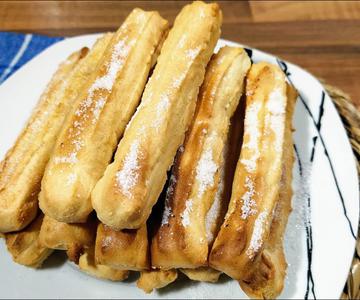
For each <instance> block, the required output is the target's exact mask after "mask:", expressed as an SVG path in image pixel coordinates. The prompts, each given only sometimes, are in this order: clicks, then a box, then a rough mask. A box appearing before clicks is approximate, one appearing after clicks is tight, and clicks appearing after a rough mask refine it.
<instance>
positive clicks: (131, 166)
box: [116, 141, 139, 197]
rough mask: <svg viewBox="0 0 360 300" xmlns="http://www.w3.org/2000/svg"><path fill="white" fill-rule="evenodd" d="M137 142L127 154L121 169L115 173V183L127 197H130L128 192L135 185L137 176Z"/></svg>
mask: <svg viewBox="0 0 360 300" xmlns="http://www.w3.org/2000/svg"><path fill="white" fill-rule="evenodd" d="M138 150H139V142H138V141H135V142H133V144H132V145H131V147H130V151H129V153H128V154H127V155H126V157H125V159H124V163H123V167H122V169H121V170H119V171H118V172H117V173H116V183H117V185H118V187H119V188H120V189H121V191H122V192H123V193H124V195H126V196H127V197H131V196H132V194H131V192H130V190H131V189H132V188H133V187H134V185H135V184H136V182H137V180H138V177H139V174H138V173H137V171H138V170H139V164H138V155H139V153H138V152H139V151H138Z"/></svg>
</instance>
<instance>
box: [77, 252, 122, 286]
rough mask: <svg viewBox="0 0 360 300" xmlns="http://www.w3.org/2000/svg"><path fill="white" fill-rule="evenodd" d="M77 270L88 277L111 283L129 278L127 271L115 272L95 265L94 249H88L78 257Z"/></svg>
mask: <svg viewBox="0 0 360 300" xmlns="http://www.w3.org/2000/svg"><path fill="white" fill-rule="evenodd" d="M79 269H80V270H81V271H83V272H85V273H87V274H88V275H90V276H94V277H97V278H101V279H108V280H112V281H123V280H125V279H126V278H128V276H129V271H126V270H117V269H113V268H110V267H108V266H103V265H98V264H96V263H95V258H94V247H91V248H88V249H86V250H85V252H84V253H83V254H82V255H81V256H80V259H79Z"/></svg>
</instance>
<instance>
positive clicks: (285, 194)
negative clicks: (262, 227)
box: [239, 85, 297, 299]
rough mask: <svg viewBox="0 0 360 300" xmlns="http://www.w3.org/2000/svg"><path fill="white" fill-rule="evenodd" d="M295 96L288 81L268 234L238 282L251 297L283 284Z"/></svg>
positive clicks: (273, 293)
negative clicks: (277, 187)
mask: <svg viewBox="0 0 360 300" xmlns="http://www.w3.org/2000/svg"><path fill="white" fill-rule="evenodd" d="M296 97H297V93H296V91H295V90H294V89H293V88H291V87H290V86H289V85H288V87H287V99H288V103H287V107H286V124H285V138H284V146H283V148H284V152H283V160H282V161H283V165H282V174H281V189H280V192H279V199H278V202H277V204H276V208H275V212H274V218H273V221H272V223H271V228H270V234H269V238H268V240H267V241H266V242H265V245H264V250H263V252H262V253H261V259H259V261H258V263H257V264H256V265H254V266H253V267H252V269H251V270H249V273H248V275H247V276H246V278H244V279H243V280H242V281H240V282H239V283H240V286H241V288H242V289H243V290H244V291H245V293H246V294H247V295H248V296H249V297H251V298H262V299H274V298H276V297H278V296H279V295H280V293H281V291H282V289H283V287H284V280H285V275H286V268H287V264H286V260H285V254H284V249H283V237H284V234H285V228H286V224H287V220H288V217H289V214H290V212H291V198H292V186H291V185H292V170H293V163H294V150H293V141H292V116H293V111H294V105H295V101H296Z"/></svg>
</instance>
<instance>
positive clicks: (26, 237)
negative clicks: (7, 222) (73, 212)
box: [6, 214, 53, 268]
mask: <svg viewBox="0 0 360 300" xmlns="http://www.w3.org/2000/svg"><path fill="white" fill-rule="evenodd" d="M43 217H44V216H43V214H40V215H39V216H38V217H37V218H36V219H35V220H34V221H33V222H32V223H31V224H30V225H29V226H28V227H26V228H25V229H23V230H22V231H19V232H14V233H8V234H6V246H7V249H8V251H9V252H10V254H11V255H12V258H13V260H14V261H15V262H16V263H18V264H21V265H24V266H28V267H32V268H39V267H41V265H42V263H43V262H44V260H45V259H46V258H47V257H48V256H49V255H50V254H51V253H52V252H53V250H52V249H49V248H47V247H44V246H43V245H41V244H40V243H39V232H40V227H41V223H42V221H43Z"/></svg>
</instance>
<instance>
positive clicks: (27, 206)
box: [0, 48, 87, 232]
mask: <svg viewBox="0 0 360 300" xmlns="http://www.w3.org/2000/svg"><path fill="white" fill-rule="evenodd" d="M86 53H87V48H84V49H82V50H80V51H77V52H75V53H73V54H72V55H70V56H69V57H68V58H67V59H66V60H65V61H64V62H63V63H61V64H60V66H59V67H58V69H57V71H56V72H55V74H54V75H53V77H52V78H51V80H50V82H49V83H48V85H47V87H46V89H45V91H44V92H43V94H42V95H41V97H40V100H39V103H38V104H37V106H36V108H35V109H34V111H33V112H32V115H31V117H30V119H29V120H28V122H27V124H26V126H25V127H24V129H23V130H22V132H21V134H20V135H19V136H18V138H17V140H16V142H15V144H14V146H13V147H12V148H11V149H10V150H9V151H8V152H7V154H6V156H5V158H4V160H3V161H2V162H1V165H0V231H1V232H10V231H17V230H21V229H22V228H24V227H25V226H27V225H28V224H29V223H30V222H31V221H32V220H33V219H34V218H35V217H36V214H37V209H38V193H39V191H40V181H41V178H42V176H43V173H44V169H45V166H46V163H47V162H48V160H49V157H50V153H51V151H52V148H53V145H54V143H55V141H56V137H57V134H58V132H59V130H60V128H61V125H62V123H63V121H64V118H65V116H66V115H67V113H68V112H69V110H70V108H71V106H72V102H73V99H72V98H71V97H68V96H70V95H69V93H68V92H69V89H70V87H69V86H70V85H71V83H70V82H69V81H68V80H67V78H68V77H71V76H73V74H74V72H76V69H78V67H77V66H78V65H79V62H80V61H81V60H83V57H85V56H86Z"/></svg>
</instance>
